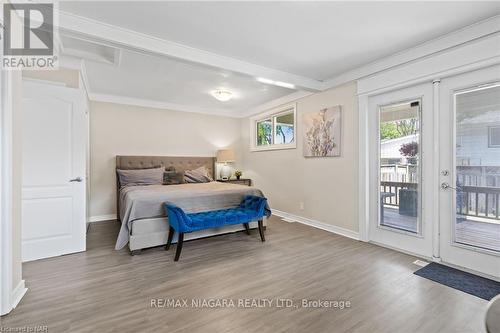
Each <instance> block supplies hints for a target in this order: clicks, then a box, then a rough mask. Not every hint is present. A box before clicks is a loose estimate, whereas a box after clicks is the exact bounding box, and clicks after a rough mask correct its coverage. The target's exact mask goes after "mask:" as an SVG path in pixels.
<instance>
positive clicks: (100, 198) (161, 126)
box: [90, 102, 241, 220]
mask: <svg viewBox="0 0 500 333" xmlns="http://www.w3.org/2000/svg"><path fill="white" fill-rule="evenodd" d="M240 122H241V121H240V119H237V118H230V117H222V116H210V115H204V114H198V113H189V112H179V111H170V110H161V109H153V108H145V107H138V106H130V105H122V104H113V103H101V102H91V104H90V156H91V166H90V178H91V183H90V216H91V219H94V220H95V218H96V217H103V216H106V215H115V214H116V198H115V195H116V193H115V191H116V180H115V165H116V164H115V156H116V155H160V156H215V154H216V151H217V150H218V149H221V148H225V147H233V148H235V151H236V153H237V155H236V158H237V162H238V161H240V162H241V155H240V154H239V153H240V152H241V149H239V147H240V136H241V132H240V129H241V127H240ZM235 167H238V163H236V164H235Z"/></svg>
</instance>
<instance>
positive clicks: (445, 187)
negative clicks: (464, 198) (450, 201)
mask: <svg viewBox="0 0 500 333" xmlns="http://www.w3.org/2000/svg"><path fill="white" fill-rule="evenodd" d="M441 188H442V189H443V190H447V189H449V188H451V189H452V190H456V188H454V187H453V186H451V185H450V184H448V183H446V182H444V183H441Z"/></svg>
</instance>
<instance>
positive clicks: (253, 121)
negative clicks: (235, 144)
mask: <svg viewBox="0 0 500 333" xmlns="http://www.w3.org/2000/svg"><path fill="white" fill-rule="evenodd" d="M290 111H292V113H293V142H292V143H288V144H275V143H272V144H270V145H262V146H258V145H257V122H259V121H262V120H265V119H268V118H271V122H272V140H273V142H274V139H275V138H274V137H275V135H276V133H275V127H276V123H275V117H277V116H280V115H283V114H288V113H290ZM295 148H297V103H292V104H286V105H282V106H280V107H278V108H275V109H272V110H269V111H266V112H263V113H260V114H258V115H256V116H253V117H251V118H250V151H266V150H281V149H295Z"/></svg>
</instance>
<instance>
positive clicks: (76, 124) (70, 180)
mask: <svg viewBox="0 0 500 333" xmlns="http://www.w3.org/2000/svg"><path fill="white" fill-rule="evenodd" d="M22 123H23V128H22V132H23V133H22V134H23V144H22V145H23V147H22V153H23V185H22V257H23V261H29V260H35V259H40V258H47V257H52V256H57V255H62V254H68V253H73V252H79V251H84V250H85V223H86V208H85V207H86V196H85V189H86V186H85V184H86V179H85V174H86V173H85V168H86V162H85V154H86V146H85V145H86V135H87V131H86V126H87V125H86V124H87V121H86V115H85V110H84V99H83V96H82V93H81V91H79V90H78V89H72V88H66V87H59V86H54V85H50V84H41V83H35V82H31V81H25V82H23V122H22Z"/></svg>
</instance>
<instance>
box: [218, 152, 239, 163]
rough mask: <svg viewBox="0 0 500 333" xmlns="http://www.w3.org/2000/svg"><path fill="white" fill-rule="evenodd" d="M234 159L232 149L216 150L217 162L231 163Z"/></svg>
mask: <svg viewBox="0 0 500 333" xmlns="http://www.w3.org/2000/svg"><path fill="white" fill-rule="evenodd" d="M234 160H235V158H234V151H233V150H232V149H222V150H218V151H217V162H218V163H233V162H234Z"/></svg>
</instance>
